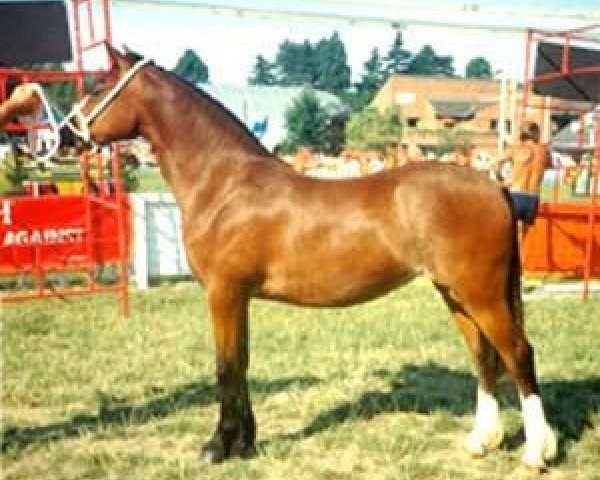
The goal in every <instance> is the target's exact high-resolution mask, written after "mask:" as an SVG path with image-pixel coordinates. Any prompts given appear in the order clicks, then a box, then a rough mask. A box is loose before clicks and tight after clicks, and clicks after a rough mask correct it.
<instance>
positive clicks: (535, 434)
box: [521, 395, 557, 468]
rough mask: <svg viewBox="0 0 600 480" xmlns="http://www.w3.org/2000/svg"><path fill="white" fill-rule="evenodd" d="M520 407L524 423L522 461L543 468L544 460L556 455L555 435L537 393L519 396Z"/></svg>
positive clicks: (530, 465)
mask: <svg viewBox="0 0 600 480" xmlns="http://www.w3.org/2000/svg"><path fill="white" fill-rule="evenodd" d="M521 407H522V409H523V423H524V424H525V453H524V454H523V463H525V465H527V466H529V467H533V468H544V467H545V462H544V460H551V459H553V458H554V457H555V456H556V450H557V445H556V436H555V435H554V432H553V431H552V429H551V428H550V427H549V426H548V423H547V422H546V417H545V415H544V408H543V406H542V401H541V399H540V397H539V396H538V395H529V396H528V397H523V396H521Z"/></svg>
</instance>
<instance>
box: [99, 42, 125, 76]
mask: <svg viewBox="0 0 600 480" xmlns="http://www.w3.org/2000/svg"><path fill="white" fill-rule="evenodd" d="M104 46H105V48H106V54H107V55H108V60H109V62H110V67H111V69H115V68H116V69H119V70H127V69H129V62H128V61H127V57H126V56H125V55H122V54H121V52H119V51H118V50H117V49H116V48H114V47H113V46H112V45H111V44H110V43H108V42H107V43H105V44H104Z"/></svg>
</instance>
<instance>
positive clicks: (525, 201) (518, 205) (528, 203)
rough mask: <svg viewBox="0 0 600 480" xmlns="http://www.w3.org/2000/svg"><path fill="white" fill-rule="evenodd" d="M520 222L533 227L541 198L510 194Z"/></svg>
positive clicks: (518, 193) (520, 193)
mask: <svg viewBox="0 0 600 480" xmlns="http://www.w3.org/2000/svg"><path fill="white" fill-rule="evenodd" d="M510 196H511V197H512V201H513V205H514V208H515V214H516V216H517V219H518V220H521V221H523V223H526V224H528V225H531V224H532V223H533V222H534V221H535V217H536V215H537V211H538V207H539V205H540V197H539V196H538V195H535V194H532V193H524V192H510Z"/></svg>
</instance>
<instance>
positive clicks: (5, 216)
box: [2, 200, 12, 225]
mask: <svg viewBox="0 0 600 480" xmlns="http://www.w3.org/2000/svg"><path fill="white" fill-rule="evenodd" d="M2 222H3V223H4V225H10V224H11V223H12V219H11V218H10V200H3V201H2Z"/></svg>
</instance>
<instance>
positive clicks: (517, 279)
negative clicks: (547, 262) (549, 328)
mask: <svg viewBox="0 0 600 480" xmlns="http://www.w3.org/2000/svg"><path fill="white" fill-rule="evenodd" d="M502 193H503V195H504V198H505V199H506V201H507V203H508V205H509V207H510V215H511V232H510V241H511V253H510V264H509V267H508V275H507V279H506V302H507V304H508V306H509V309H510V313H511V316H512V318H513V321H515V322H517V324H518V325H519V327H521V328H523V325H524V323H525V315H524V309H523V296H522V294H521V255H520V252H519V238H518V226H517V216H516V214H515V209H514V206H513V202H512V198H511V196H510V192H509V191H508V189H506V188H503V189H502Z"/></svg>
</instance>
